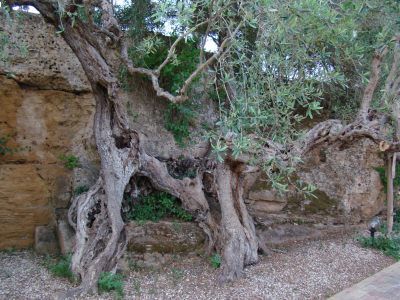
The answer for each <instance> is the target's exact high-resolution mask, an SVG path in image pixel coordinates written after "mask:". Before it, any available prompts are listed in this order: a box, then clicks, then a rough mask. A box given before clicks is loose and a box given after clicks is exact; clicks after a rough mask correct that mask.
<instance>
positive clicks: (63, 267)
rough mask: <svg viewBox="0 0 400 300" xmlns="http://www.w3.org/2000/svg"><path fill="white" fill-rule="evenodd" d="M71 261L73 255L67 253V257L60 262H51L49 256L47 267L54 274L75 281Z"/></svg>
mask: <svg viewBox="0 0 400 300" xmlns="http://www.w3.org/2000/svg"><path fill="white" fill-rule="evenodd" d="M70 263H71V256H69V255H67V256H66V257H65V258H62V259H60V260H59V262H58V263H51V262H50V257H47V267H48V268H49V269H50V272H51V274H52V275H53V276H58V277H62V278H66V279H67V280H68V281H69V282H71V283H72V282H74V281H75V276H74V274H73V273H72V271H71V270H70V268H69V265H70Z"/></svg>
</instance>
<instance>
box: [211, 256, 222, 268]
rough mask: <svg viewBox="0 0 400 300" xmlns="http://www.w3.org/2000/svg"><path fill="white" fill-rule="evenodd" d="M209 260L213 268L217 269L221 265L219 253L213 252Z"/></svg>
mask: <svg viewBox="0 0 400 300" xmlns="http://www.w3.org/2000/svg"><path fill="white" fill-rule="evenodd" d="M210 262H211V264H212V267H213V268H214V269H218V268H219V266H220V265H221V262H222V260H221V255H219V254H214V255H213V256H212V257H211V258H210Z"/></svg>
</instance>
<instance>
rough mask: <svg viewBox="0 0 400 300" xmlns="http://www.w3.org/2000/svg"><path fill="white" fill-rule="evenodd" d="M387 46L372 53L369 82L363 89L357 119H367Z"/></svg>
mask: <svg viewBox="0 0 400 300" xmlns="http://www.w3.org/2000/svg"><path fill="white" fill-rule="evenodd" d="M388 52H389V51H388V49H387V46H384V48H383V49H381V50H377V51H376V52H375V53H374V58H373V61H372V73H371V78H370V80H369V83H368V85H367V87H366V89H365V91H364V96H363V99H362V101H361V107H360V111H359V112H358V115H357V119H361V120H362V121H364V122H366V121H367V116H368V110H369V107H370V106H371V101H372V96H373V95H374V91H375V87H376V85H377V83H378V81H379V79H380V78H381V67H382V61H383V58H384V57H385V56H386V54H388Z"/></svg>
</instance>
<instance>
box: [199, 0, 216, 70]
mask: <svg viewBox="0 0 400 300" xmlns="http://www.w3.org/2000/svg"><path fill="white" fill-rule="evenodd" d="M213 5H214V0H212V1H211V4H210V18H209V22H208V26H207V30H206V34H205V35H204V41H203V44H202V45H201V50H200V57H199V63H200V64H202V63H203V52H204V46H205V44H206V42H207V36H208V33H209V32H210V27H211V20H212V19H211V16H212V9H213Z"/></svg>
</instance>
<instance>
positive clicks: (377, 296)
mask: <svg viewBox="0 0 400 300" xmlns="http://www.w3.org/2000/svg"><path fill="white" fill-rule="evenodd" d="M331 299H332V300H339V299H340V300H355V299H359V300H400V262H397V263H395V264H393V265H391V266H390V267H387V268H385V269H383V270H382V271H380V272H378V273H376V274H375V275H373V276H371V277H368V278H367V279H364V280H363V281H361V282H359V283H357V284H355V285H353V286H351V287H349V288H348V289H345V290H344V291H341V292H340V293H337V294H336V295H334V296H333V297H331V298H329V300H331Z"/></svg>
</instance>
